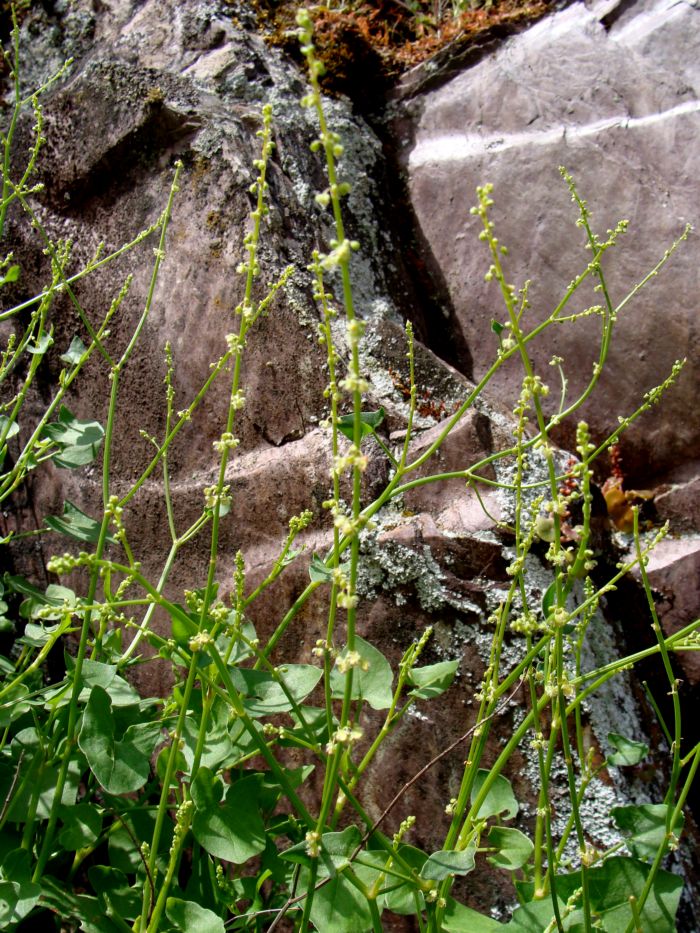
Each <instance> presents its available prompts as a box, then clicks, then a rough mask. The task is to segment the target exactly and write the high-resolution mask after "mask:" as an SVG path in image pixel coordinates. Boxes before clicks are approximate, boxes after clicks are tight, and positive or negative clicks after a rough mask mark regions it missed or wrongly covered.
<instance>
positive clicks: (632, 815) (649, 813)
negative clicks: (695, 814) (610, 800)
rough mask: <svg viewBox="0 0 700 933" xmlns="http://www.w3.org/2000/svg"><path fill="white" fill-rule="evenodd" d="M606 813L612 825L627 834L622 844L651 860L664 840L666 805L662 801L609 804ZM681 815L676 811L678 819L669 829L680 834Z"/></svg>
mask: <svg viewBox="0 0 700 933" xmlns="http://www.w3.org/2000/svg"><path fill="white" fill-rule="evenodd" d="M610 815H611V816H612V818H613V820H614V821H615V825H616V826H617V827H618V828H619V829H621V830H622V832H623V833H625V834H626V835H627V838H626V839H625V844H626V845H627V848H628V849H629V850H630V852H631V853H632V855H633V856H634V857H635V858H638V859H643V860H646V861H652V860H653V859H654V858H655V857H656V853H657V852H658V850H659V848H660V847H661V845H662V844H663V843H664V842H665V841H666V820H667V818H668V817H669V816H670V812H669V807H667V806H666V804H663V803H644V804H641V805H640V806H636V807H635V806H629V807H613V808H612V810H611V811H610ZM683 823H684V816H683V813H679V815H678V821H677V823H676V824H675V826H673V827H672V829H671V831H672V832H673V833H674V834H675V835H676V836H680V834H681V833H682V832H683Z"/></svg>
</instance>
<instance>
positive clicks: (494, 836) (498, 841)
mask: <svg viewBox="0 0 700 933" xmlns="http://www.w3.org/2000/svg"><path fill="white" fill-rule="evenodd" d="M489 845H490V846H493V847H494V848H496V849H498V852H497V854H496V855H491V856H489V862H490V863H491V864H492V865H495V866H496V868H505V869H507V870H508V871H515V869H516V868H522V867H523V865H526V864H527V863H528V862H529V860H530V856H531V855H532V853H533V851H534V849H535V847H534V845H533V844H532V842H531V840H530V839H528V837H527V836H526V835H525V834H524V833H521V832H520V830H519V829H513V828H512V827H510V826H492V827H491V829H490V830H489Z"/></svg>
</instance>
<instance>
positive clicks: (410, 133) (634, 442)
mask: <svg viewBox="0 0 700 933" xmlns="http://www.w3.org/2000/svg"><path fill="white" fill-rule="evenodd" d="M698 16H700V14H699V13H698V11H697V9H696V7H695V6H693V5H691V4H688V3H679V4H672V3H667V2H665V0H663V2H661V3H656V4H627V5H625V6H624V7H623V6H621V5H617V4H608V5H607V6H606V7H603V6H601V5H595V4H594V5H592V7H590V8H589V7H587V6H584V4H582V3H576V4H573V5H572V6H570V7H567V8H566V9H564V10H562V11H560V12H558V13H556V14H554V15H552V16H550V17H547V18H546V19H544V20H542V21H541V22H539V23H537V24H535V25H534V26H533V27H531V28H530V29H529V30H527V31H525V32H524V33H522V34H520V35H518V36H516V37H514V38H511V39H509V40H508V41H506V42H505V43H504V44H503V46H502V47H501V48H500V49H499V50H498V51H497V52H496V53H495V54H493V55H488V56H486V57H484V58H483V59H482V60H481V61H480V62H478V63H477V64H475V65H474V66H472V67H471V68H468V69H467V70H465V71H464V72H463V73H462V74H460V75H459V76H457V77H456V78H454V79H453V80H451V81H449V82H447V83H446V84H445V85H444V86H442V87H440V88H438V89H436V90H434V91H431V92H428V93H426V94H424V95H421V96H419V97H417V98H415V99H412V100H409V101H407V102H404V103H403V104H401V105H399V106H398V107H397V109H396V111H395V112H396V115H397V120H398V125H399V126H400V131H401V133H402V135H403V139H404V140H405V144H404V148H403V150H402V156H403V158H404V160H405V163H406V167H407V171H408V177H409V189H410V192H411V197H412V201H413V205H414V208H415V211H416V216H417V218H418V222H419V224H420V226H421V229H422V232H423V234H424V236H425V238H426V240H427V242H428V244H429V246H430V248H431V250H432V252H433V253H434V255H435V256H436V258H437V260H438V263H439V264H440V266H441V268H442V270H443V272H444V276H445V279H446V281H447V284H448V288H449V291H450V295H451V298H452V301H453V303H454V305H455V308H456V311H457V317H458V320H459V324H460V326H461V328H462V331H463V333H464V334H465V336H466V337H467V340H468V341H469V345H470V348H471V350H472V355H473V358H474V364H475V375H476V376H477V377H478V376H480V375H482V374H483V373H484V372H485V370H486V369H487V368H488V365H489V363H490V362H491V360H492V358H493V352H494V349H495V338H494V336H493V334H492V333H491V331H490V324H491V320H492V319H493V318H494V317H495V318H496V319H500V318H502V317H503V313H504V312H503V309H502V302H501V301H500V298H499V295H498V293H497V289H496V287H495V285H491V286H489V285H488V284H486V283H485V282H484V272H485V270H486V268H487V267H488V262H489V260H488V257H487V255H486V253H485V251H484V250H483V249H481V250H480V249H478V248H476V247H475V238H476V235H477V233H478V230H479V224H478V220H477V219H476V218H472V217H470V216H469V213H468V209H469V206H470V204H471V203H473V201H472V199H473V197H474V195H473V191H474V188H475V186H476V185H477V184H482V183H484V182H487V181H488V182H492V183H494V185H495V200H496V204H495V207H494V209H493V220H494V221H495V223H496V227H497V235H498V236H499V238H500V240H501V242H502V243H504V244H506V245H507V246H509V247H510V249H511V253H512V258H510V257H509V259H508V260H507V270H508V275H509V276H510V281H512V282H514V283H515V284H516V285H517V286H518V287H519V286H520V285H522V284H523V282H524V280H525V279H526V278H529V279H532V285H531V290H530V299H531V304H532V311H531V312H530V320H531V321H532V322H535V321H539V320H541V319H543V318H544V317H545V316H546V315H547V314H548V313H550V312H551V311H552V310H553V309H554V307H555V306H556V304H557V302H558V301H559V299H560V298H561V296H562V295H563V292H564V290H565V289H566V287H567V285H568V283H569V282H570V281H571V280H572V279H573V278H574V276H575V275H577V274H578V273H579V272H580V271H581V270H583V269H585V267H586V263H587V262H588V260H589V257H590V254H589V253H586V251H585V250H584V249H583V246H584V236H583V234H582V232H581V231H579V230H578V229H577V228H576V227H575V221H576V219H577V212H576V209H575V206H573V205H572V204H571V203H570V199H569V194H568V191H567V189H566V186H565V185H564V184H563V182H562V181H561V180H560V178H559V175H558V172H557V166H559V165H564V166H565V167H566V168H567V169H568V170H569V171H570V172H571V173H572V174H573V175H574V177H575V179H576V180H577V183H578V185H579V189H580V193H581V195H582V197H584V198H586V199H587V201H588V206H589V209H590V211H591V212H592V216H593V225H594V228H595V229H596V230H597V231H598V232H599V233H600V234H601V235H604V233H605V230H606V229H608V228H611V227H613V226H614V225H615V223H616V222H617V221H618V220H619V219H621V218H626V219H629V221H630V232H629V233H628V234H627V236H625V237H624V238H623V239H622V242H621V245H620V246H619V247H618V248H617V249H615V250H614V251H613V253H612V254H611V255H610V256H609V257H607V261H606V264H605V268H606V271H607V270H609V273H608V274H609V282H610V293H611V297H612V300H613V303H614V304H617V303H618V302H620V301H621V300H622V298H623V297H624V296H625V294H626V293H627V292H628V291H629V289H630V288H632V287H633V286H634V285H635V283H636V282H638V281H639V280H640V278H642V277H643V276H644V275H645V274H646V273H647V272H648V271H649V270H650V269H651V268H652V267H653V266H654V265H655V263H656V262H657V261H658V260H659V259H660V258H661V256H662V255H663V252H664V250H665V249H666V248H667V247H668V246H669V245H670V244H671V243H672V241H673V240H674V238H675V237H677V236H678V235H679V234H680V233H681V232H682V230H683V228H684V226H685V224H686V223H687V222H693V221H697V217H696V216H695V214H694V211H695V209H696V205H697V203H698V191H697V184H698V182H697V177H696V172H695V171H694V168H693V166H694V164H695V163H696V161H697V147H698V143H697V140H698V136H699V131H700V102H699V101H698V88H699V86H700V65H699V64H698V63H699V62H700V55H699V54H698V51H699V49H700V38H699V37H700V30H699V29H698ZM699 269H700V264H699V263H698V247H697V238H691V240H690V242H689V243H687V244H686V245H685V246H684V247H683V248H682V249H681V250H680V251H679V253H678V254H677V255H676V256H675V257H674V258H673V260H672V262H671V264H670V265H669V266H668V267H667V269H666V270H665V271H664V272H663V273H662V274H661V275H660V276H659V277H658V278H657V279H655V280H653V281H652V282H650V283H649V284H648V285H647V287H646V288H645V289H644V290H643V291H642V292H641V293H640V294H639V295H638V296H637V297H636V298H635V300H634V301H633V302H632V303H631V304H630V305H629V306H627V307H626V308H625V309H624V311H623V312H622V313H621V315H620V319H619V322H618V325H617V328H616V340H615V342H614V344H613V348H612V351H611V353H610V357H609V366H608V368H607V372H606V374H605V375H604V376H603V380H602V384H601V391H600V393H599V394H597V395H596V396H595V399H594V400H593V401H592V402H591V403H590V404H589V405H587V406H586V407H585V408H584V410H583V415H584V416H585V417H586V418H587V419H588V420H589V421H590V423H591V426H592V428H593V430H594V433H595V435H596V437H598V438H601V439H602V437H603V436H604V435H605V434H606V433H607V432H608V431H610V430H611V429H612V428H614V427H615V426H616V424H617V416H618V415H625V414H628V413H630V412H631V411H633V410H634V409H635V408H636V407H637V405H638V404H639V402H640V399H641V396H642V394H643V393H644V392H645V391H646V390H647V389H649V388H651V387H652V386H655V385H657V384H658V383H660V382H661V381H662V380H663V379H664V378H665V376H666V375H667V374H668V372H669V370H670V367H671V364H672V363H673V361H674V360H676V359H678V358H681V357H684V356H685V357H687V359H688V364H687V366H686V370H685V372H684V373H683V375H682V376H681V378H680V380H679V383H678V386H677V387H676V388H675V389H674V390H673V392H670V393H669V394H668V396H667V398H666V399H665V401H664V406H663V408H662V409H659V410H658V411H656V412H653V413H652V414H649V415H647V416H645V417H644V418H643V419H642V420H640V421H639V422H638V423H637V424H636V425H634V426H633V427H632V428H631V429H630V431H629V432H628V434H627V436H626V440H625V441H623V447H624V450H625V454H626V462H627V468H628V469H629V470H630V471H631V473H632V475H633V476H634V477H635V482H637V477H639V478H640V479H641V478H642V477H643V478H644V480H645V481H646V482H648V480H649V478H657V477H659V476H673V475H674V474H675V472H676V471H677V470H678V469H679V467H681V466H682V465H683V464H684V463H686V462H687V461H688V460H691V461H693V462H694V463H695V464H697V462H698V459H699V458H700V420H699V417H700V416H699V414H698V407H697V405H696V404H695V391H696V386H697V383H698V359H699V358H700V356H699V354H698V328H697V320H698V317H697V314H698V304H697V294H698V286H699V285H700V279H699V278H698V276H699V275H700V273H699V271H698V270H699ZM583 291H584V292H585V294H583V295H581V296H579V295H578V294H577V295H576V297H575V299H574V300H573V301H572V305H571V310H576V311H581V310H583V309H584V308H586V307H587V306H589V305H591V304H594V303H596V304H598V303H600V300H601V299H600V295H598V294H597V293H593V292H592V291H591V290H590V289H584V290H583ZM598 331H599V328H598V327H597V325H596V323H595V321H594V320H592V319H590V318H589V319H584V320H583V321H580V322H578V323H577V324H575V325H574V326H569V325H562V326H560V327H558V328H557V329H555V330H553V331H550V335H549V339H548V340H545V341H543V342H542V344H541V345H540V346H539V348H536V349H535V350H534V358H535V362H536V364H537V366H538V368H539V371H540V372H541V373H542V374H543V377H545V379H546V381H548V382H551V381H553V380H552V379H551V378H549V374H550V373H551V370H549V369H548V367H547V362H548V360H549V359H550V358H551V356H553V355H554V354H556V355H559V356H561V357H563V358H564V361H565V368H566V372H567V376H568V378H569V393H570V394H569V397H570V398H575V397H576V393H578V392H580V391H581V390H582V389H583V387H584V386H585V384H586V382H587V381H588V378H589V376H590V373H591V367H592V365H593V362H594V361H595V360H596V359H597V355H598V347H599V333H598ZM518 380H519V376H518V374H517V372H516V371H515V370H514V369H507V370H504V371H503V372H502V373H499V374H498V375H497V376H496V379H495V381H494V385H495V387H496V388H497V391H500V392H506V393H508V395H509V397H513V396H514V393H515V392H517V389H518ZM554 394H556V393H554ZM569 440H570V438H569Z"/></svg>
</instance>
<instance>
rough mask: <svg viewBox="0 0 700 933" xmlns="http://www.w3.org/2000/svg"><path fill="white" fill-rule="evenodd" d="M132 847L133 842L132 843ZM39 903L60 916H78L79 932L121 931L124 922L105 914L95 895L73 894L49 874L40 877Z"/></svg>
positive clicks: (71, 890)
mask: <svg viewBox="0 0 700 933" xmlns="http://www.w3.org/2000/svg"><path fill="white" fill-rule="evenodd" d="M132 847H133V843H132ZM41 903H42V906H45V907H48V908H49V909H50V910H52V911H53V912H54V913H56V914H58V915H59V916H61V917H66V918H67V917H79V918H80V930H81V933H123V931H124V922H123V921H122V922H121V923H118V922H117V921H115V920H113V919H112V918H111V917H107V916H105V909H104V906H103V905H102V904H101V903H100V902H99V900H98V899H97V898H96V897H87V896H86V895H84V894H74V893H73V888H72V885H67V884H66V882H65V879H63V880H61V881H58V880H57V879H56V878H52V877H51V876H50V875H46V874H44V875H42V878H41Z"/></svg>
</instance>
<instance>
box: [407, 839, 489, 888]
mask: <svg viewBox="0 0 700 933" xmlns="http://www.w3.org/2000/svg"><path fill="white" fill-rule="evenodd" d="M475 854H476V844H475V843H473V842H470V843H469V845H468V846H467V848H466V849H462V850H461V851H459V852H456V851H455V850H453V849H442V850H441V851H440V852H433V854H432V855H430V856H428V860H427V861H426V862H425V864H424V865H423V867H422V868H421V871H420V876H421V878H425V879H426V881H442V880H443V878H448V877H449V876H450V875H468V874H469V872H470V871H473V870H474V856H475Z"/></svg>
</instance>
